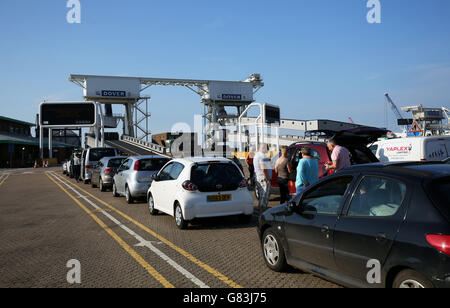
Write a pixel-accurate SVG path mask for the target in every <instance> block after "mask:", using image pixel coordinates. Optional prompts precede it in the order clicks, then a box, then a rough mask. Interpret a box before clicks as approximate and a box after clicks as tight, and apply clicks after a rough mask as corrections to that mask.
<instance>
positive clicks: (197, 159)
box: [175, 157, 230, 164]
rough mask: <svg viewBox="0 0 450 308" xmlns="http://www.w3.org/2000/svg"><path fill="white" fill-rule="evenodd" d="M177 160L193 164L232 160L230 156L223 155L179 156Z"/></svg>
mask: <svg viewBox="0 0 450 308" xmlns="http://www.w3.org/2000/svg"><path fill="white" fill-rule="evenodd" d="M175 161H178V162H183V163H188V164H189V163H191V164H199V163H207V162H211V161H213V162H224V163H229V162H230V160H229V159H228V158H223V157H187V158H179V159H176V160H175Z"/></svg>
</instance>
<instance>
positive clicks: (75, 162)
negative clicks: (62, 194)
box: [73, 153, 81, 183]
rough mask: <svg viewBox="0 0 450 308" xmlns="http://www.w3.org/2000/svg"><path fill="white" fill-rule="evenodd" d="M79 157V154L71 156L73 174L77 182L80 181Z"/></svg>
mask: <svg viewBox="0 0 450 308" xmlns="http://www.w3.org/2000/svg"><path fill="white" fill-rule="evenodd" d="M80 171H81V159H80V154H78V153H77V154H76V155H75V157H74V158H73V175H74V177H75V180H76V181H77V183H78V182H79V181H80Z"/></svg>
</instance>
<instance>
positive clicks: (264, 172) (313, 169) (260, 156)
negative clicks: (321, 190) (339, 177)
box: [246, 139, 351, 209]
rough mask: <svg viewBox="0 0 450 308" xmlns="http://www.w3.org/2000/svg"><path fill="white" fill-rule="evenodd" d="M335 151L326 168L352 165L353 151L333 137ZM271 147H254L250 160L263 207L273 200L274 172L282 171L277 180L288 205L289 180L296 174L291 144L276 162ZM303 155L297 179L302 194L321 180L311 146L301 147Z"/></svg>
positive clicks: (328, 144) (283, 149)
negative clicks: (272, 183)
mask: <svg viewBox="0 0 450 308" xmlns="http://www.w3.org/2000/svg"><path fill="white" fill-rule="evenodd" d="M327 147H328V149H329V150H330V152H331V162H329V163H327V164H325V171H326V172H329V171H330V170H334V171H338V170H341V169H344V168H346V167H349V166H351V162H350V153H349V151H348V150H347V149H346V148H345V147H342V146H339V145H338V144H337V143H336V141H335V140H333V139H331V140H329V141H328V143H327ZM267 151H268V148H267V146H266V145H265V144H261V145H260V148H259V151H258V152H257V153H255V150H254V148H252V149H250V153H249V154H248V156H247V159H246V163H247V166H248V168H249V171H250V178H251V179H252V180H253V179H254V184H255V185H254V186H255V189H256V191H257V193H258V197H259V204H258V207H259V209H265V208H267V205H268V203H269V196H270V189H271V182H272V171H273V170H276V172H277V174H278V178H277V182H278V186H279V188H280V203H281V204H284V203H285V202H287V201H288V200H289V199H290V194H289V181H290V175H291V174H292V173H293V167H292V165H291V162H290V161H289V157H288V147H282V148H281V156H280V158H279V159H278V160H277V162H276V163H275V166H273V165H272V161H271V160H270V159H269V158H268V157H267ZM300 152H301V155H302V158H301V159H300V161H299V163H298V166H297V169H296V171H297V176H296V181H295V186H296V189H297V191H296V193H297V194H300V193H302V192H303V191H304V190H305V189H306V188H307V187H309V186H310V185H313V184H315V183H317V182H318V181H319V174H320V173H319V160H318V159H317V158H315V157H313V153H312V150H311V148H310V147H303V148H302V149H301V151H300Z"/></svg>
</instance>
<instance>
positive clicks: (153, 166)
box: [139, 158, 169, 171]
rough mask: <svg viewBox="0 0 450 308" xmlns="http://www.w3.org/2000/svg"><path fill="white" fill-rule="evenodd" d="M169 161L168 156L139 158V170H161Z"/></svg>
mask: <svg viewBox="0 0 450 308" xmlns="http://www.w3.org/2000/svg"><path fill="white" fill-rule="evenodd" d="M168 162H169V159H167V158H152V159H141V160H139V171H159V170H161V168H162V167H164V166H165V165H166V164H167V163H168Z"/></svg>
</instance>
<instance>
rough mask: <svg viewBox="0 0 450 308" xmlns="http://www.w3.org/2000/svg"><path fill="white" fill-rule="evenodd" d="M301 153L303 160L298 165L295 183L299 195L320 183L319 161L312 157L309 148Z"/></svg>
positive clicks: (305, 148)
mask: <svg viewBox="0 0 450 308" xmlns="http://www.w3.org/2000/svg"><path fill="white" fill-rule="evenodd" d="M301 153H302V156H303V158H302V159H301V160H300V162H299V163H298V167H297V179H296V181H295V187H296V188H297V194H301V193H302V192H303V191H304V190H305V189H306V188H307V187H308V186H310V185H313V184H315V183H317V182H318V181H319V161H318V160H317V159H315V158H314V157H312V156H311V149H310V148H308V147H303V148H302V149H301Z"/></svg>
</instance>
